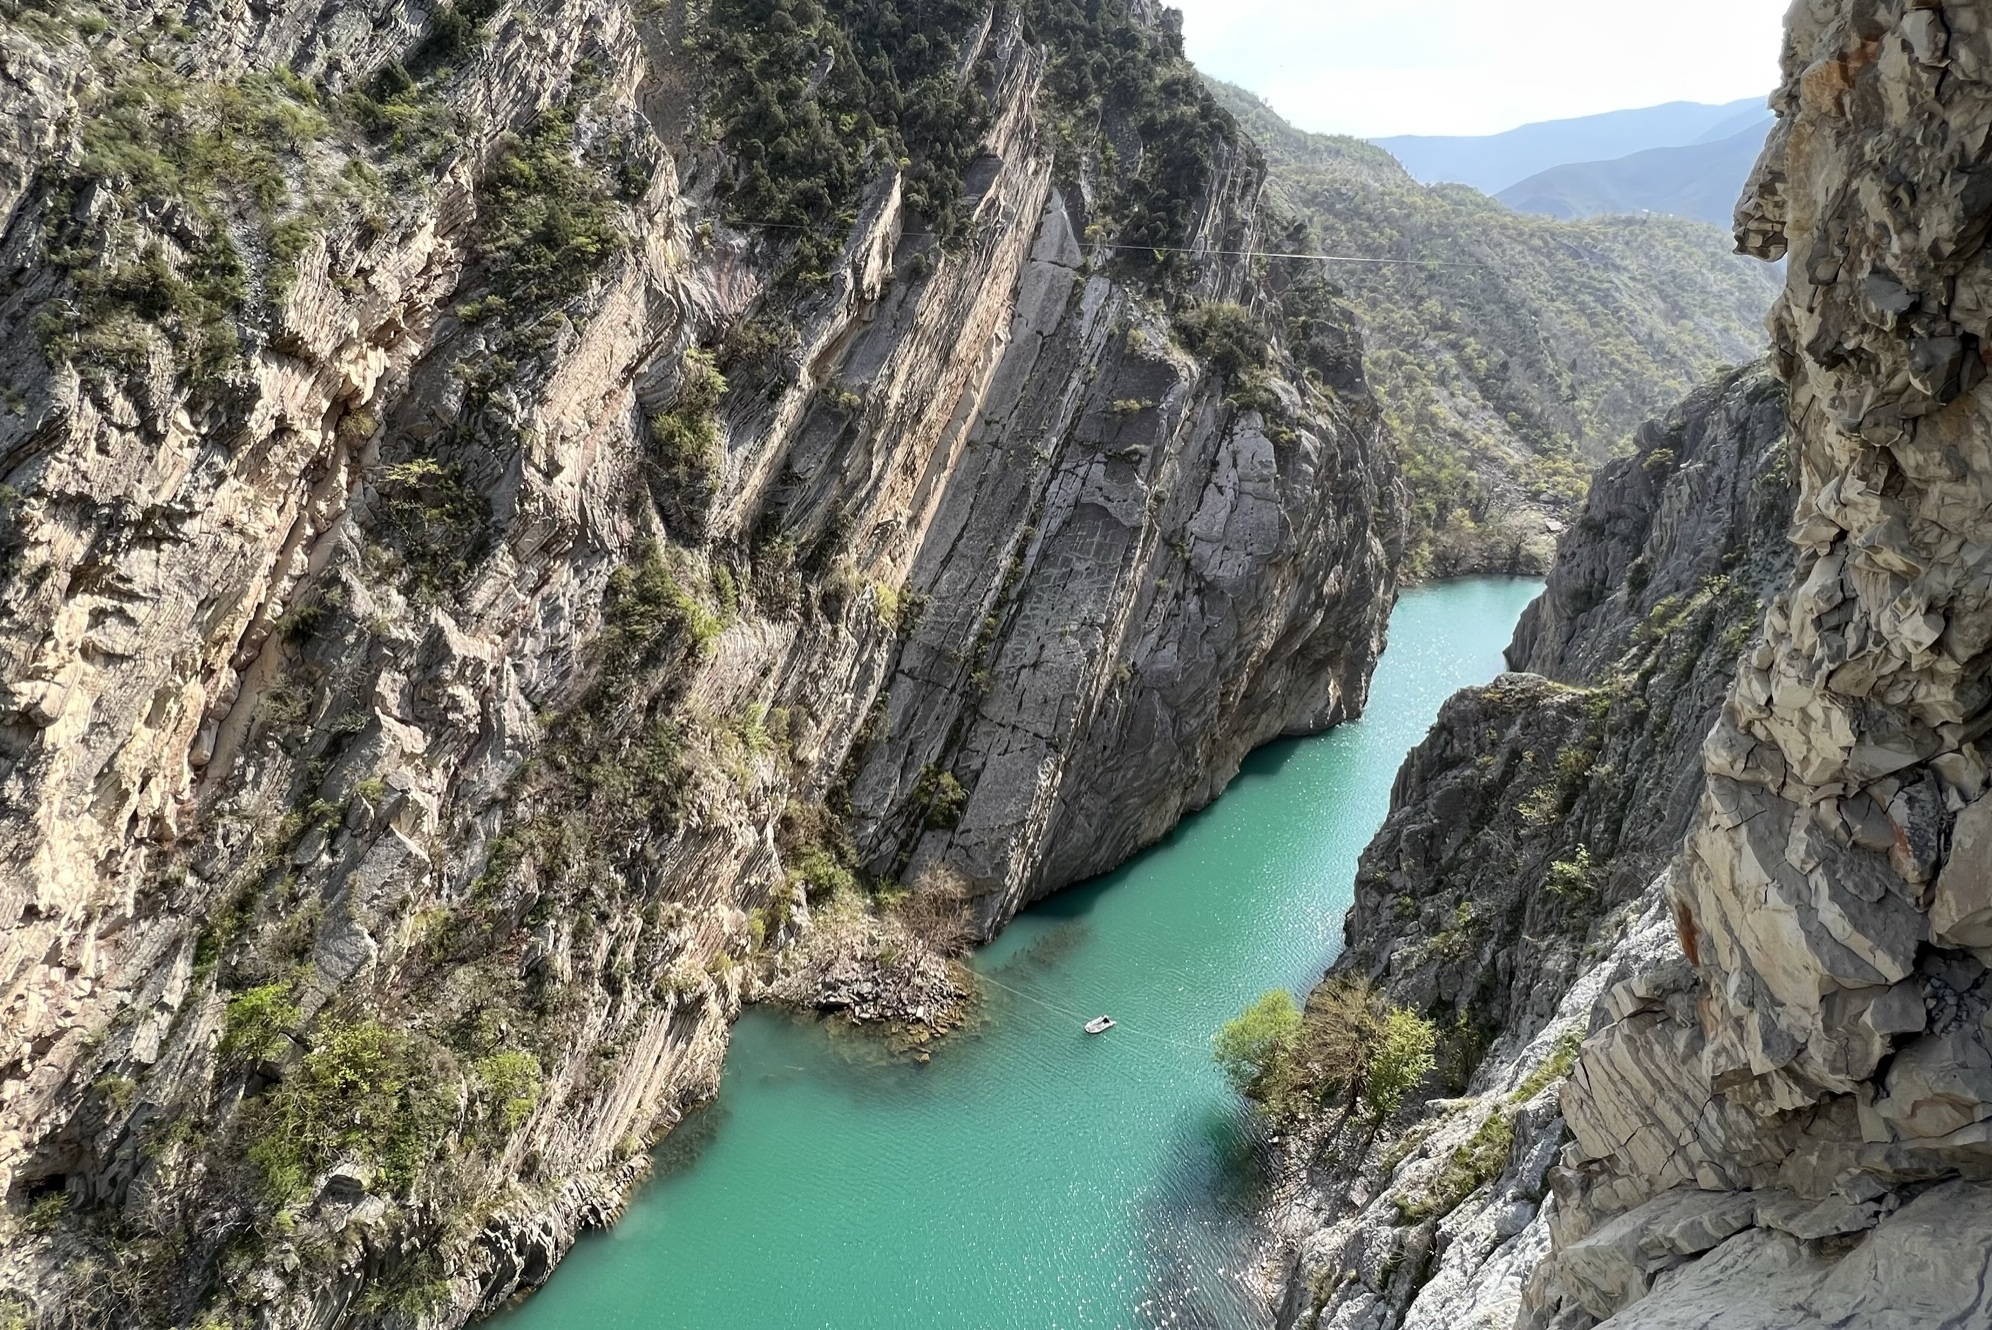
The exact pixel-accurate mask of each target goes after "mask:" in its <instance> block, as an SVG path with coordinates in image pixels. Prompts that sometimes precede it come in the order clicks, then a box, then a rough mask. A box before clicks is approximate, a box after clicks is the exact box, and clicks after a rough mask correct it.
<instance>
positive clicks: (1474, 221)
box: [1216, 84, 1776, 577]
mask: <svg viewBox="0 0 1992 1330" xmlns="http://www.w3.org/2000/svg"><path fill="white" fill-rule="evenodd" d="M1216 92H1217V95H1218V99H1219V101H1221V102H1222V103H1223V104H1224V105H1225V106H1226V107H1227V108H1228V109H1229V110H1231V112H1232V113H1233V114H1234V115H1236V116H1237V117H1238V119H1239V121H1240V123H1241V124H1242V125H1243V126H1244V127H1245V129H1246V130H1247V131H1248V132H1249V133H1250V134H1251V135H1252V137H1253V138H1254V139H1256V140H1257V141H1258V143H1259V145H1260V147H1261V148H1262V149H1263V150H1264V151H1265V153H1266V156H1267V158H1268V160H1269V163H1270V166H1271V170H1272V177H1273V182H1274V187H1275V189H1277V190H1279V191H1281V192H1283V193H1284V194H1285V195H1286V196H1287V198H1288V200H1289V202H1290V203H1291V204H1292V205H1293V206H1294V207H1295V208H1296V209H1297V210H1298V211H1299V212H1300V213H1301V214H1302V215H1304V216H1305V217H1306V218H1307V219H1308V220H1309V221H1311V222H1312V223H1313V225H1314V226H1315V228H1316V229H1317V231H1318V232H1319V238H1320V241H1321V243H1322V248H1323V251H1324V252H1326V253H1329V254H1337V255H1349V256H1354V257H1358V258H1361V259H1365V260H1388V261H1389V262H1362V263H1340V264H1335V265H1333V267H1332V269H1331V275H1332V277H1333V278H1334V280H1335V282H1336V283H1337V284H1338V285H1339V286H1340V287H1341V289H1342V290H1343V292H1344V293H1345V295H1346V297H1347V299H1348V300H1349V301H1350V303H1351V304H1353V305H1354V306H1355V307H1356V309H1357V311H1358V312H1359V313H1360V315H1361V317H1362V321H1363V324H1364V327H1365V335H1366V337H1367V362H1368V370H1369V375H1370V379H1371V384H1372V386H1373V388H1374V389H1375V390H1376V393H1377V395H1378V397H1379V398H1380V400H1381V401H1382V403H1383V408H1384V413H1385V417H1386V420H1387V423H1388V426H1389V430H1390V433H1391V434H1392V436H1393V437H1394V439H1395V441H1396V444H1397V448H1398V451H1399V454H1400V456H1401V458H1402V460H1403V465H1404V470H1405V475H1406V478H1407V479H1408V480H1409V481H1410V484H1411V491H1412V515H1411V537H1410V539H1411V546H1410V550H1409V553H1408V556H1407V566H1406V571H1407V573H1408V574H1409V575H1410V576H1413V577H1419V576H1423V577H1438V576H1447V575H1451V574H1457V573H1465V572H1474V571H1517V572H1541V571H1542V570H1543V569H1544V568H1546V567H1547V564H1548V559H1549V555H1550V552H1551V545H1552V543H1553V540H1554V535H1555V533H1556V532H1557V531H1558V530H1560V529H1561V528H1562V526H1563V525H1565V524H1567V523H1568V521H1569V520H1570V518H1571V516H1572V514H1573V513H1574V511H1575V509H1576V506H1577V505H1578V504H1579V503H1580V502H1581V501H1582V499H1583V495H1584V487H1585V483H1586V477H1587V476H1588V475H1589V473H1590V471H1591V469H1592V468H1593V467H1595V466H1596V465H1597V464H1598V463H1600V462H1601V461H1603V460H1605V459H1606V458H1608V457H1610V456H1612V455H1614V454H1615V453H1618V452H1621V451H1624V450H1625V449H1627V448H1628V447H1629V446H1630V437H1631V433H1632V431H1633V429H1634V428H1635V427H1636V426H1637V425H1638V424H1639V423H1640V422H1641V421H1642V420H1644V419H1646V418H1648V417H1649V416H1653V415H1656V414H1659V413H1661V412H1663V411H1664V410H1665V409H1666V407H1667V406H1668V405H1669V404H1670V403H1672V402H1674V401H1675V400H1677V399H1678V398H1680V397H1681V396H1682V395H1683V394H1685V393H1686V392H1687V391H1688V390H1689V389H1690V388H1692V387H1693V386H1694V385H1696V384H1698V383H1700V382H1701V381H1703V380H1704V379H1705V378H1706V376H1707V375H1708V374H1709V373H1710V372H1711V371H1713V370H1715V369H1716V368H1717V367H1718V366H1721V365H1724V364H1735V363H1741V362H1744V361H1747V360H1749V359H1751V358H1753V357H1754V356H1756V355H1757V354H1758V353H1759V352H1760V351H1761V350H1762V349H1763V346H1764V341H1765V338H1764V332H1763V326H1762V325H1763V318H1764V313H1765V311H1766V310H1767V309H1768V308H1769V306H1770V302H1771V298H1772V296H1773V294H1774V293H1775V291H1776V272H1775V270H1774V269H1773V268H1772V267H1771V266H1770V265H1768V264H1764V263H1761V262H1758V261H1756V260H1753V259H1746V258H1738V257H1736V256H1734V255H1732V254H1730V253H1729V250H1730V248H1731V246H1730V241H1729V239H1728V237H1726V236H1725V235H1723V234H1722V233H1721V232H1720V231H1718V230H1717V229H1716V228H1714V227H1712V226H1707V225H1704V224H1702V223H1699V222H1692V221H1686V220H1682V219H1679V218H1673V217H1651V218H1628V217H1615V218H1602V219H1598V220H1594V221H1586V222H1561V221H1556V220H1553V219H1550V218H1546V217H1533V216H1523V215H1521V214H1518V213H1514V212H1510V211H1509V210H1508V209H1507V208H1505V207H1503V206H1502V205H1501V204H1500V203H1497V202H1496V201H1494V200H1493V199H1491V198H1489V197H1487V196H1486V195H1484V194H1481V193H1480V192H1478V191H1477V190H1473V189H1469V188H1467V187H1465V186H1463V185H1437V186H1430V187H1428V186H1424V185H1420V184H1418V183H1417V182H1416V181H1415V180H1413V179H1412V178H1411V176H1410V175H1409V174H1407V173H1406V172H1405V171H1404V169H1403V168H1402V167H1401V166H1399V165H1398V164H1397V162H1396V161H1395V160H1394V159H1393V158H1392V157H1391V156H1390V155H1389V154H1388V153H1386V152H1385V151H1384V150H1383V149H1381V148H1379V147H1376V146H1375V145H1373V144H1369V143H1365V142H1363V141H1361V140H1358V139H1350V138H1337V137H1329V136H1325V135H1319V134H1308V133H1304V132H1302V131H1300V130H1297V129H1295V128H1294V127H1293V126H1291V125H1289V124H1287V123H1286V122H1285V121H1283V120H1281V119H1280V118H1279V117H1278V116H1277V115H1275V114H1274V113H1273V112H1272V111H1271V109H1270V108H1268V107H1267V106H1266V105H1265V104H1264V103H1263V102H1261V101H1259V100H1258V99H1257V98H1256V97H1254V96H1253V95H1251V94H1250V93H1247V92H1245V91H1244V90H1242V89H1239V88H1234V87H1230V86H1227V85H1221V84H1220V85H1216Z"/></svg>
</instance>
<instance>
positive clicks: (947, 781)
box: [913, 764, 968, 828]
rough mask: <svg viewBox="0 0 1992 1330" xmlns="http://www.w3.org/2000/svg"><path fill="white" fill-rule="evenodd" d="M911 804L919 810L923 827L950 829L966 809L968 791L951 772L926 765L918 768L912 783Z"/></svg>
mask: <svg viewBox="0 0 1992 1330" xmlns="http://www.w3.org/2000/svg"><path fill="white" fill-rule="evenodd" d="M913 804H914V806H915V807H917V808H919V809H920V810H921V816H922V820H923V821H924V822H925V823H926V825H927V826H929V827H937V828H945V827H952V826H954V825H956V824H957V823H959V822H960V821H961V815H962V813H963V811H964V810H966V809H967V807H968V791H967V790H966V789H965V788H963V786H962V783H961V782H960V781H959V780H957V779H955V774H954V773H953V772H952V771H944V770H942V769H941V768H939V767H937V766H933V765H931V764H930V765H928V766H924V767H922V768H920V777H919V779H918V780H916V781H915V782H914V783H913Z"/></svg>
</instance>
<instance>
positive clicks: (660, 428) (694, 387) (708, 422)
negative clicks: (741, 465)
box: [644, 347, 731, 578]
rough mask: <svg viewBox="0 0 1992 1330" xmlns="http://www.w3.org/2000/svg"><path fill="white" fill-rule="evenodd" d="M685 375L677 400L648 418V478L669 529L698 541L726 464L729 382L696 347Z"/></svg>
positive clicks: (687, 358) (686, 362)
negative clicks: (723, 402) (723, 405)
mask: <svg viewBox="0 0 1992 1330" xmlns="http://www.w3.org/2000/svg"><path fill="white" fill-rule="evenodd" d="M682 373H683V382H682V384H681V385H680V387H679V389H678V397H677V400H676V401H675V402H673V403H672V404H671V406H670V408H669V409H667V410H664V411H660V412H658V413H657V414H656V415H653V416H651V417H650V422H649V423H650V445H651V446H650V450H649V453H648V454H647V456H646V457H645V459H644V460H645V475H646V477H647V479H648V480H649V483H650V495H651V499H652V501H653V502H655V503H656V505H657V510H658V512H659V514H661V515H662V516H663V518H664V521H665V524H666V526H668V527H669V528H670V529H671V530H672V531H673V532H674V533H676V534H679V535H682V536H684V537H685V538H686V539H689V540H698V539H702V538H703V537H704V536H705V532H706V517H707V513H708V512H709V510H710V509H711V507H712V500H713V496H714V495H715V494H716V493H717V492H718V489H719V480H720V469H721V465H722V462H723V460H724V459H723V458H722V456H721V452H720V433H719V418H718V416H717V414H716V413H715V412H716V408H717V407H718V406H719V402H720V399H721V398H722V397H724V396H725V395H726V379H725V377H724V376H723V375H721V374H720V372H719V367H718V365H717V364H716V363H715V362H714V360H713V357H712V354H711V353H710V352H708V351H703V350H700V349H699V348H697V347H694V348H692V349H691V350H689V351H687V352H685V356H684V360H683V364H682ZM728 576H729V578H730V577H731V574H728Z"/></svg>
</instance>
